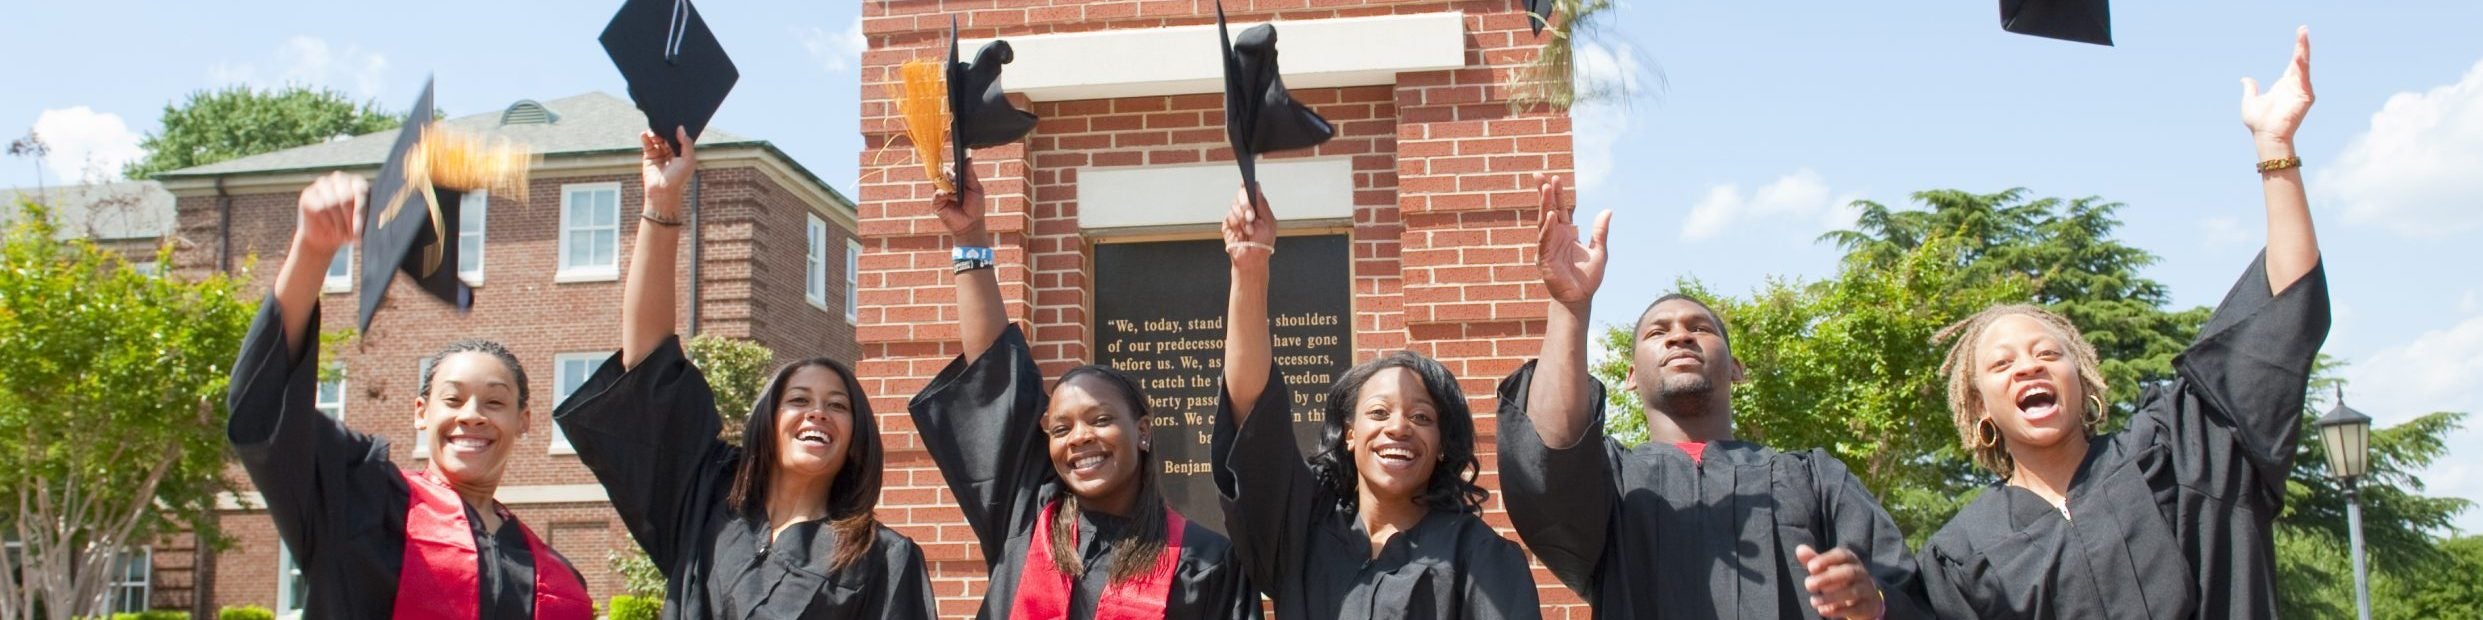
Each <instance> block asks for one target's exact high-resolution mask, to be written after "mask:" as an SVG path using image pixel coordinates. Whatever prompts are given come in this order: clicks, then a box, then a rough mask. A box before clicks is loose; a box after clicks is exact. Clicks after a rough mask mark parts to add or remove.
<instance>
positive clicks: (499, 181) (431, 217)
mask: <svg viewBox="0 0 2483 620" xmlns="http://www.w3.org/2000/svg"><path fill="white" fill-rule="evenodd" d="M432 116H433V112H432V108H431V82H430V81H428V80H425V81H424V82H423V85H422V96H421V97H418V98H416V99H415V100H414V108H413V109H412V110H410V111H408V112H406V116H405V124H404V125H403V126H402V127H400V128H399V129H398V130H397V141H396V143H395V144H394V145H392V146H390V147H389V148H388V161H387V162H386V163H383V164H381V165H380V168H379V177H378V178H376V179H373V180H372V181H371V195H370V197H369V198H368V199H367V200H365V201H364V206H363V218H364V219H363V221H362V241H361V246H360V250H361V261H362V275H361V278H360V282H359V283H358V285H359V286H360V287H361V292H360V298H361V313H360V314H361V316H360V320H359V322H357V323H356V325H357V326H358V327H360V328H361V329H363V330H365V331H368V330H369V329H370V328H371V317H372V316H373V315H375V314H377V313H378V312H379V306H380V302H381V301H383V300H385V299H386V298H387V296H388V284H389V282H390V280H392V279H393V278H394V277H395V276H396V274H397V272H399V271H403V272H405V275H406V276H408V277H411V278H413V279H414V284H415V286H416V287H417V288H420V289H422V291H423V292H424V293H428V294H430V295H431V296H432V297H434V298H437V299H439V300H440V301H443V302H447V303H448V304H449V305H451V306H455V307H456V308H457V310H458V311H460V312H463V311H466V310H468V309H471V308H472V307H473V305H474V291H473V289H470V288H467V286H466V283H465V280H463V279H459V278H458V277H457V231H456V226H457V217H458V206H459V202H460V201H461V200H462V199H463V198H464V197H465V192H466V191H468V190H476V189H486V188H489V189H494V190H500V191H504V192H509V193H510V195H515V196H523V195H525V187H526V173H527V168H528V167H529V166H531V165H532V164H533V161H532V156H531V155H529V154H528V153H527V152H526V149H525V148H523V147H518V146H514V145H510V144H508V143H506V142H505V141H501V142H496V143H491V144H486V143H484V142H483V141H482V140H479V139H477V138H475V137H473V136H470V135H467V134H463V133H459V132H456V131H450V130H446V129H443V128H441V127H440V125H439V124H438V123H436V122H433V121H432V120H431V119H432Z"/></svg>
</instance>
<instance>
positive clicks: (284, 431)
mask: <svg viewBox="0 0 2483 620" xmlns="http://www.w3.org/2000/svg"><path fill="white" fill-rule="evenodd" d="M303 333H305V334H308V335H310V337H311V338H314V340H312V341H311V342H308V343H305V344H304V345H303V346H302V355H301V356H300V357H299V358H296V357H295V356H294V355H293V354H292V352H291V351H288V350H286V347H285V341H284V316H283V314H282V313H281V312H280V311H278V309H277V305H276V299H275V297H274V296H269V297H268V298H267V299H266V300H265V301H263V302H261V303H260V304H259V314H258V317H257V318H256V319H253V320H252V321H251V322H250V331H249V333H248V334H247V335H245V336H243V338H242V345H241V353H240V355H239V356H238V359H235V360H234V362H233V377H232V389H231V391H230V392H228V393H227V394H226V395H225V406H226V409H227V410H229V411H231V416H232V417H231V418H229V419H227V420H226V422H225V438H226V439H227V440H228V441H231V442H232V444H233V452H234V453H235V454H236V455H238V456H239V457H240V458H241V465H242V470H243V471H245V472H247V473H248V474H249V476H250V482H251V484H252V485H253V486H255V487H257V489H258V491H259V494H260V496H261V497H263V498H265V500H266V502H267V512H268V515H270V516H272V517H274V519H275V521H276V532H277V534H278V536H279V537H281V538H283V539H284V542H285V546H286V549H287V550H289V551H291V552H292V553H293V559H294V560H295V561H296V562H297V563H299V564H300V565H302V566H310V565H312V563H311V562H310V558H312V557H314V556H316V555H318V554H319V553H320V552H321V551H322V550H323V546H324V545H325V544H326V543H328V542H329V538H330V537H331V536H344V535H350V534H352V533H351V532H342V531H335V532H332V531H330V530H331V529H333V528H332V527H331V526H335V525H337V524H342V523H346V522H348V520H346V519H342V518H340V517H339V516H338V515H339V514H340V513H342V512H343V511H348V510H379V511H383V512H384V511H387V510H388V509H389V508H388V507H386V506H371V505H366V504H364V503H363V501H362V500H364V499H367V498H369V497H371V496H373V495H379V496H387V495H388V493H386V492H383V491H377V489H379V488H381V486H384V485H397V486H396V487H391V488H401V486H402V485H403V484H404V483H403V481H401V480H397V478H396V477H397V475H398V474H397V468H396V465H395V464H394V463H392V462H390V461H389V460H388V444H387V442H386V441H383V440H380V439H378V438H375V437H372V436H369V435H364V434H362V433H356V432H353V431H352V430H351V429H347V428H345V426H344V424H342V423H339V422H337V421H336V419H335V418H330V417H328V416H327V414H325V413H322V412H320V411H319V408H318V405H317V396H318V389H319V387H318V386H319V371H318V368H319V343H318V341H317V340H315V338H317V335H318V333H319V311H318V308H317V307H315V306H314V307H313V308H312V309H311V315H310V328H309V329H308V330H305V331H304V332H303ZM363 485H371V486H363ZM395 496H396V497H397V498H398V501H399V503H398V504H397V505H396V506H395V509H396V511H397V512H398V513H399V514H402V513H403V511H404V505H403V503H402V502H403V497H404V494H403V493H402V492H398V493H396V494H395Z"/></svg>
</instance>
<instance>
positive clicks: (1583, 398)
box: [1526, 175, 1612, 448]
mask: <svg viewBox="0 0 2483 620" xmlns="http://www.w3.org/2000/svg"><path fill="white" fill-rule="evenodd" d="M1536 191H1537V192H1539V193H1541V194H1542V199H1543V202H1542V204H1543V222H1542V228H1541V233H1540V237H1539V239H1538V241H1537V243H1538V246H1539V251H1538V252H1537V256H1536V258H1535V269H1536V271H1538V272H1541V273H1542V274H1543V287H1544V289H1546V290H1545V292H1547V293H1549V294H1550V295H1551V296H1552V301H1551V308H1550V309H1549V314H1550V316H1549V317H1548V318H1547V319H1546V320H1545V321H1544V323H1545V326H1544V330H1543V351H1542V353H1541V355H1542V357H1541V361H1538V362H1536V365H1535V376H1534V383H1533V385H1532V386H1531V387H1529V388H1528V389H1527V394H1528V400H1527V402H1526V417H1527V419H1529V420H1532V421H1533V422H1534V426H1535V433H1536V434H1538V435H1541V436H1542V437H1543V444H1544V445H1545V446H1548V447H1553V448H1568V447H1570V446H1574V445H1577V443H1578V440H1579V438H1582V437H1585V436H1586V435H1587V431H1588V430H1589V429H1588V428H1587V427H1588V426H1590V425H1592V424H1594V423H1595V419H1594V418H1595V416H1594V411H1595V408H1594V406H1593V405H1594V403H1592V402H1589V401H1590V399H1592V398H1594V389H1593V387H1592V386H1590V385H1588V384H1589V383H1591V382H1593V381H1594V379H1593V378H1592V377H1589V376H1588V375H1587V366H1586V331H1587V328H1588V324H1587V318H1588V314H1589V312H1588V311H1589V310H1590V308H1591V306H1592V304H1593V302H1594V299H1595V289H1597V288H1600V287H1602V286H1603V283H1604V262H1605V259H1606V258H1608V256H1607V255H1606V254H1605V252H1604V238H1605V236H1606V234H1607V233H1608V232H1609V231H1610V230H1611V228H1612V212H1611V211H1605V212H1604V213H1603V214H1602V215H1598V216H1596V217H1595V235H1594V236H1593V237H1591V238H1589V239H1588V240H1587V241H1586V242H1585V243H1583V244H1581V243H1579V242H1578V225H1577V223H1576V222H1575V221H1574V220H1572V219H1571V218H1572V216H1573V215H1574V212H1575V211H1576V210H1577V207H1576V205H1571V204H1567V203H1566V202H1565V201H1562V200H1561V178H1560V177H1559V176H1557V175H1555V176H1552V177H1548V178H1545V177H1540V176H1538V177H1537V182H1536Z"/></svg>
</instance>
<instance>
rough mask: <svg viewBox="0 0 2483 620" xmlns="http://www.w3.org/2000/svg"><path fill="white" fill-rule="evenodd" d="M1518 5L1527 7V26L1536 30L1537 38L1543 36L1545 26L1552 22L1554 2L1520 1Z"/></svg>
mask: <svg viewBox="0 0 2483 620" xmlns="http://www.w3.org/2000/svg"><path fill="white" fill-rule="evenodd" d="M1517 3H1518V5H1519V6H1523V7H1526V17H1527V19H1526V25H1527V26H1530V27H1533V28H1534V29H1535V36H1538V37H1540V36H1543V25H1544V24H1546V23H1550V22H1551V21H1552V0H1518V2H1517Z"/></svg>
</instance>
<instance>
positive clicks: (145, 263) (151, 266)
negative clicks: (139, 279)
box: [129, 260, 164, 278]
mask: <svg viewBox="0 0 2483 620" xmlns="http://www.w3.org/2000/svg"><path fill="white" fill-rule="evenodd" d="M129 270H130V271H134V272H137V273H138V275H142V276H146V277H150V278H152V277H156V276H160V275H163V273H164V266H163V265H158V264H155V261H151V260H142V261H138V262H135V263H130V264H129Z"/></svg>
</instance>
